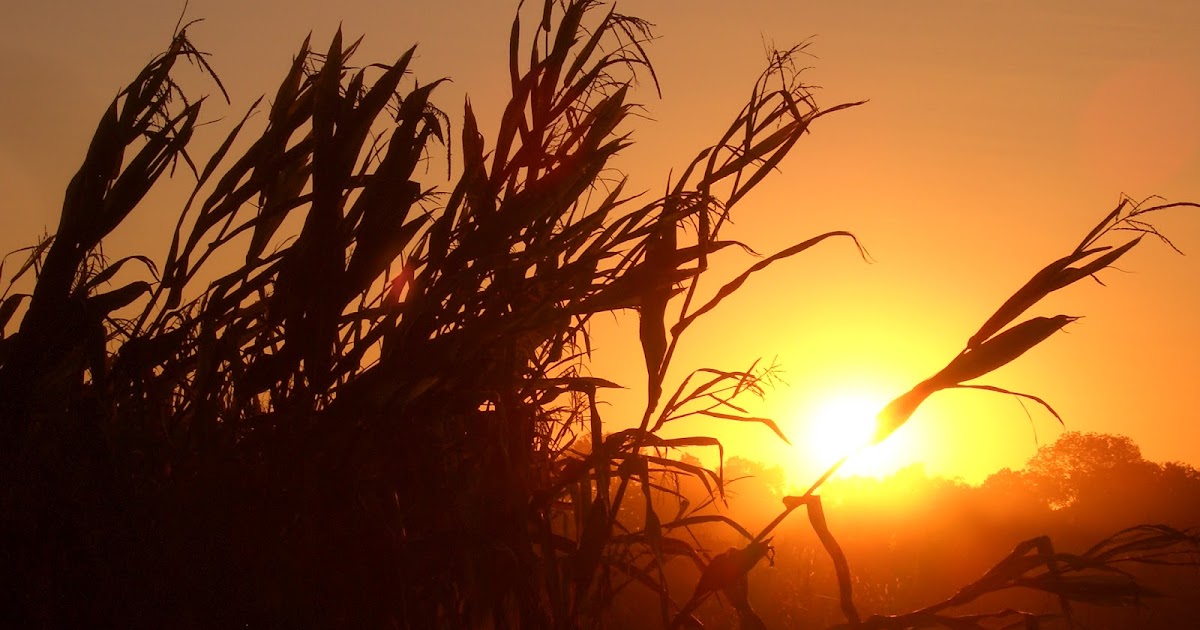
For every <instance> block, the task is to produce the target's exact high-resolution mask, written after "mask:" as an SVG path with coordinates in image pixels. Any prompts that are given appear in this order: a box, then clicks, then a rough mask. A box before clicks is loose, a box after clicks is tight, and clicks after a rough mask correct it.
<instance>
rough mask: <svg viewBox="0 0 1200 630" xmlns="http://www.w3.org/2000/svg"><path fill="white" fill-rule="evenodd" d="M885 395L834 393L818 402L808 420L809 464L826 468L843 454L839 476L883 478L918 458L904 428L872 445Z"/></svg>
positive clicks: (806, 455)
mask: <svg viewBox="0 0 1200 630" xmlns="http://www.w3.org/2000/svg"><path fill="white" fill-rule="evenodd" d="M885 404H887V400H886V398H884V397H882V396H876V395H873V394H868V393H849V392H848V393H839V394H834V395H832V396H830V397H828V398H826V399H825V400H824V401H822V402H820V403H818V404H817V405H816V406H815V407H814V408H813V410H812V411H811V412H809V414H808V415H809V417H808V418H807V419H806V422H807V425H808V430H807V438H808V439H807V440H805V444H806V447H805V448H804V450H805V453H804V457H805V458H806V459H807V460H808V462H807V463H808V464H809V465H810V466H811V465H813V464H815V465H818V466H819V467H820V468H821V470H824V469H827V468H828V467H829V466H832V465H833V464H834V463H835V462H837V461H838V460H839V459H841V458H842V457H844V456H849V459H847V460H846V462H845V463H844V464H843V465H842V467H841V469H840V470H839V471H838V475H840V476H853V475H869V476H873V477H884V476H886V475H889V474H891V473H893V472H895V471H896V470H899V469H900V468H903V467H904V466H907V465H909V464H911V463H913V462H914V461H916V460H917V459H918V458H917V453H916V452H915V448H914V447H913V445H911V444H909V440H908V439H906V438H907V437H908V436H907V435H906V433H905V432H904V431H899V432H897V433H896V434H893V435H892V436H890V437H889V438H888V439H886V440H884V442H883V443H881V444H876V445H871V444H870V442H871V438H872V436H873V435H874V434H875V426H876V421H875V416H876V414H877V413H879V410H880V409H882V408H883V407H884V405H885Z"/></svg>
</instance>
